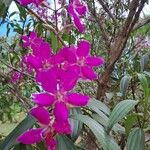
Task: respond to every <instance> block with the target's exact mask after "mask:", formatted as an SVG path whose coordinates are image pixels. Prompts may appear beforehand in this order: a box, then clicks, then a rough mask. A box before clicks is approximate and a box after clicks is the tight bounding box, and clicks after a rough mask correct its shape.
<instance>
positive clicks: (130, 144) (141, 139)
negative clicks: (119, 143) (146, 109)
mask: <svg viewBox="0 0 150 150" xmlns="http://www.w3.org/2000/svg"><path fill="white" fill-rule="evenodd" d="M144 143H145V135H144V131H143V129H140V128H135V129H133V130H132V132H130V134H129V137H128V140H127V150H144Z"/></svg>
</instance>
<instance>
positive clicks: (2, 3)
mask: <svg viewBox="0 0 150 150" xmlns="http://www.w3.org/2000/svg"><path fill="white" fill-rule="evenodd" d="M11 2H12V0H0V17H3V19H4V18H5V17H6V15H7V10H8V8H9V6H10V4H11Z"/></svg>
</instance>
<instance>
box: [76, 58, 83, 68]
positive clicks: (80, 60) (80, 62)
mask: <svg viewBox="0 0 150 150" xmlns="http://www.w3.org/2000/svg"><path fill="white" fill-rule="evenodd" d="M77 64H78V65H79V66H85V58H79V59H78V60H77Z"/></svg>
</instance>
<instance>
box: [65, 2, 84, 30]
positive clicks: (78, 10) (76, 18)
mask: <svg viewBox="0 0 150 150" xmlns="http://www.w3.org/2000/svg"><path fill="white" fill-rule="evenodd" d="M67 10H68V13H69V14H70V15H71V16H72V18H73V22H74V24H75V26H76V27H77V29H78V30H79V31H80V32H84V31H85V25H84V24H83V22H82V21H81V19H80V16H83V15H85V14H86V11H87V9H86V6H85V5H83V4H81V2H80V1H79V0H73V2H71V3H70V4H69V5H68V9H67Z"/></svg>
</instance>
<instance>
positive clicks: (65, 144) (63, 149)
mask: <svg viewBox="0 0 150 150" xmlns="http://www.w3.org/2000/svg"><path fill="white" fill-rule="evenodd" d="M57 143H58V144H57V150H77V147H76V146H75V145H74V143H73V142H72V141H71V140H70V139H69V138H68V137H66V136H63V135H61V136H57Z"/></svg>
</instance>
